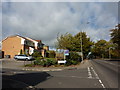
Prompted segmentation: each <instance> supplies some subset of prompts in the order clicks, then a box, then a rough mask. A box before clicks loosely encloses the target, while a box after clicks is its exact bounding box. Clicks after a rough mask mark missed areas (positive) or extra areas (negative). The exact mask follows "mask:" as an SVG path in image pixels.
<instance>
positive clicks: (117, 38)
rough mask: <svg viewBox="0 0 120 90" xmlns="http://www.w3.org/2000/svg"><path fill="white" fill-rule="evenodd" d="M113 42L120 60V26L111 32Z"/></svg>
mask: <svg viewBox="0 0 120 90" xmlns="http://www.w3.org/2000/svg"><path fill="white" fill-rule="evenodd" d="M111 40H112V42H113V43H114V44H115V46H117V47H116V51H115V52H116V55H117V56H118V57H119V58H120V24H118V25H117V26H116V28H115V29H112V30H111Z"/></svg>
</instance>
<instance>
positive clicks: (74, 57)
mask: <svg viewBox="0 0 120 90" xmlns="http://www.w3.org/2000/svg"><path fill="white" fill-rule="evenodd" d="M67 58H68V59H70V60H74V61H81V60H80V58H81V57H80V55H78V54H77V53H76V52H70V55H69V56H68V57H67Z"/></svg>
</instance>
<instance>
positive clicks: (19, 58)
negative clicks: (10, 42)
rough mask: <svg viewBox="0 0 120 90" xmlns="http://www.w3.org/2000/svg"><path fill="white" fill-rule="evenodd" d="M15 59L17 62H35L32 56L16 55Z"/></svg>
mask: <svg viewBox="0 0 120 90" xmlns="http://www.w3.org/2000/svg"><path fill="white" fill-rule="evenodd" d="M14 59H17V60H33V59H34V58H33V57H32V56H27V55H15V56H14Z"/></svg>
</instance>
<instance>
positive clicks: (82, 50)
mask: <svg viewBox="0 0 120 90" xmlns="http://www.w3.org/2000/svg"><path fill="white" fill-rule="evenodd" d="M80 41H81V58H82V61H83V48H82V32H81V33H80Z"/></svg>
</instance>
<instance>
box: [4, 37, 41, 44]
mask: <svg viewBox="0 0 120 90" xmlns="http://www.w3.org/2000/svg"><path fill="white" fill-rule="evenodd" d="M17 36H18V37H20V38H23V39H26V40H30V41H33V42H41V40H34V39H31V38H28V37H23V36H20V35H12V36H8V37H6V38H5V39H4V40H6V39H7V38H10V37H17ZM4 40H2V42H3V41H4ZM41 43H42V42H41ZM42 44H43V43H42Z"/></svg>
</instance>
